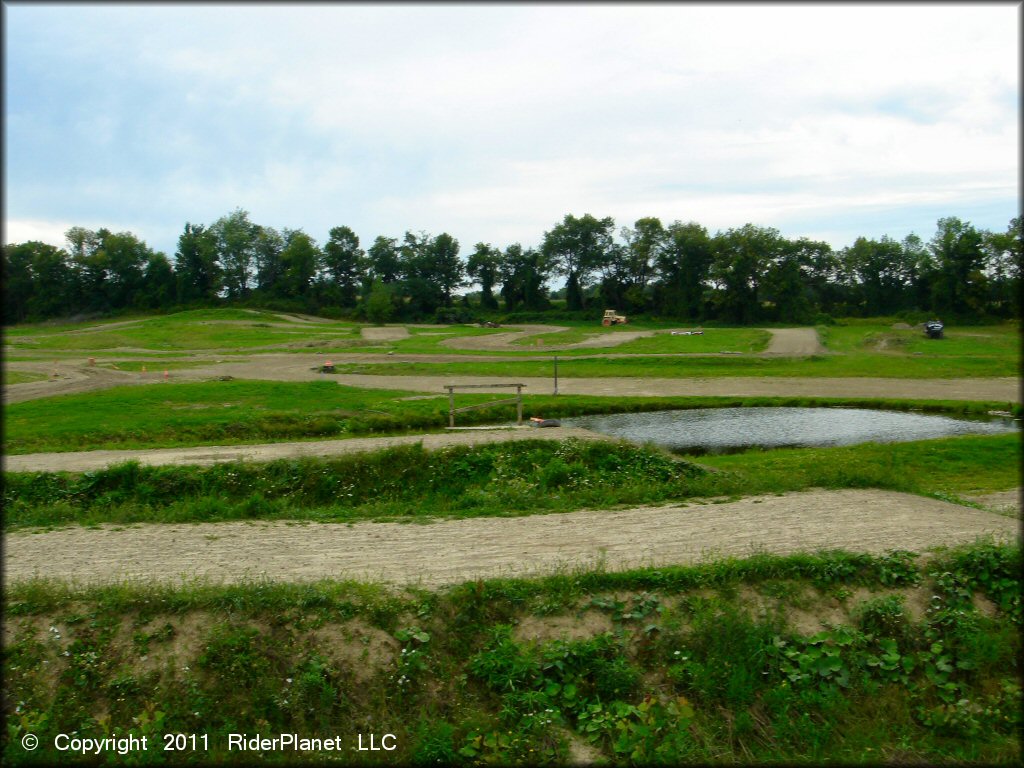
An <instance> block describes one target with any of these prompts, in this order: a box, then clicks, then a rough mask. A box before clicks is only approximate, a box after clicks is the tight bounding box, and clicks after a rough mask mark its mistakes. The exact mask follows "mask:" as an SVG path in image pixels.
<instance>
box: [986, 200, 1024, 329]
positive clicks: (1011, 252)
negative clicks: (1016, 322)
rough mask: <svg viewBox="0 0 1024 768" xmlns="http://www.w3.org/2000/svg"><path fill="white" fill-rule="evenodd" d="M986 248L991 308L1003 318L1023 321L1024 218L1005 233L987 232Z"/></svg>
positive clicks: (1012, 223) (1013, 223)
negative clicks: (1023, 243) (1023, 245)
mask: <svg viewBox="0 0 1024 768" xmlns="http://www.w3.org/2000/svg"><path fill="white" fill-rule="evenodd" d="M984 247H985V251H986V253H987V259H986V260H987V262H988V270H987V274H988V278H989V284H990V286H991V293H990V294H989V305H990V307H991V309H992V311H993V312H994V313H995V314H997V315H1001V316H1003V317H1020V292H1021V280H1020V277H1021V264H1022V262H1024V254H1022V250H1021V217H1020V216H1017V217H1015V218H1013V219H1011V220H1010V224H1009V226H1008V227H1007V229H1006V231H1005V232H986V233H985V234H984Z"/></svg>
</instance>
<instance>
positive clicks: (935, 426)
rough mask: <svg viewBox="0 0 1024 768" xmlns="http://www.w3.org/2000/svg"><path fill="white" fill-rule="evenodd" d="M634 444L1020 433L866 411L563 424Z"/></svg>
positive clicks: (724, 447)
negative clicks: (630, 441) (619, 438)
mask: <svg viewBox="0 0 1024 768" xmlns="http://www.w3.org/2000/svg"><path fill="white" fill-rule="evenodd" d="M562 424H564V425H566V426H574V427H584V428H585V429H591V430H593V431H595V432H601V433H602V434H606V435H613V436H615V437H621V438H624V439H626V440H632V441H634V442H638V443H645V442H651V443H655V444H657V445H660V446H663V447H665V448H668V449H670V450H673V451H680V452H685V453H696V454H701V453H731V452H735V451H741V450H745V449H748V448H753V447H764V448H783V447H795V446H830V445H854V444H856V443H869V442H875V443H896V442H905V441H908V440H925V439H928V438H935V437H951V436H954V435H992V434H1002V433H1005V432H1014V431H1018V430H1019V424H1018V423H1017V422H1014V421H1013V420H1012V419H1009V418H998V417H996V418H991V419H987V420H979V419H971V420H968V419H953V418H950V417H948V416H933V415H925V414H920V413H905V412H900V411H878V410H870V409H866V408H699V409H694V410H687V411H650V412H648V413H618V414H611V415H607V416H577V417H575V418H571V419H562Z"/></svg>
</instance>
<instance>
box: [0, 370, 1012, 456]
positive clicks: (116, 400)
mask: <svg viewBox="0 0 1024 768" xmlns="http://www.w3.org/2000/svg"><path fill="white" fill-rule="evenodd" d="M120 365H121V364H119V366H120ZM141 365H142V363H132V364H130V365H129V367H128V368H126V369H128V370H131V369H135V370H137V369H140V368H141ZM150 368H151V373H153V372H158V371H160V370H162V367H161V366H160V365H154V364H150ZM495 375H496V376H497V375H502V377H503V378H507V377H508V374H507V373H503V372H496V373H495ZM395 383H396V384H398V385H400V384H401V378H396V379H395ZM438 395H439V397H437V398H432V399H415V400H409V399H406V398H409V397H417V398H422V394H417V393H411V392H404V391H401V390H397V389H396V390H378V389H357V388H354V387H347V386H343V385H339V384H337V383H335V382H334V381H331V380H326V381H311V382H273V381H247V380H232V381H210V382H192V383H178V382H162V381H160V382H157V383H156V384H153V385H148V386H128V387H115V388H110V389H106V390H100V391H96V392H91V393H87V394H79V395H63V396H60V397H51V398H45V399H39V400H29V401H25V402H21V403H13V404H9V405H5V406H4V411H3V413H4V427H5V429H4V451H5V452H6V453H8V454H16V453H33V452H43V451H77V450H95V449H101V448H109V449H116V448H163V447H173V446H190V445H211V444H212V445H217V444H238V443H247V442H248V443H251V442H272V441H282V440H300V439H324V438H329V437H351V436H355V435H368V434H386V433H388V434H390V433H401V432H403V431H406V432H407V431H430V430H441V429H443V428H444V427H446V426H447V424H448V400H447V397H446V396H444V394H443V393H442V392H440V391H439V392H438ZM494 399H495V396H494V395H493V394H472V393H460V394H459V395H458V398H457V401H456V405H457V406H459V407H462V406H463V405H468V404H473V403H480V402H488V401H490V400H494ZM523 403H524V406H523V412H524V416H525V417H529V416H534V415H537V416H543V417H545V418H556V417H566V416H580V415H584V414H600V413H613V412H622V411H627V412H628V411H651V410H663V409H669V408H701V407H716V406H721V407H727V406H728V407H736V406H769V405H780V406H781V405H791V406H810V405H844V404H845V405H857V406H860V407H882V408H899V409H908V408H920V409H924V410H931V411H941V412H950V413H977V414H983V413H984V412H985V411H987V410H995V409H1007V408H1008V407H1012V406H1010V404H1007V403H967V402H945V401H914V400H896V401H887V400H884V399H879V400H871V399H867V400H850V399H842V400H841V399H834V398H833V399H829V398H759V397H728V398H714V397H704V398H701V397H696V398H694V397H661V398H657V397H633V398H610V397H597V396H576V395H559V396H557V397H555V396H553V395H524V397H523ZM1018 409H1019V408H1018ZM514 418H515V409H514V407H513V406H498V407H496V408H486V409H481V410H478V411H470V412H468V413H465V414H460V415H459V417H458V424H460V425H465V424H488V423H490V424H493V423H501V422H509V421H511V420H513V419H514Z"/></svg>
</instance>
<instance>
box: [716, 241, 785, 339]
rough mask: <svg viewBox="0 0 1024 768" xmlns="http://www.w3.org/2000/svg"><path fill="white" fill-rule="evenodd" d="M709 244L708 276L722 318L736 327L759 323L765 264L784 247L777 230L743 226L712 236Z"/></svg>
mask: <svg viewBox="0 0 1024 768" xmlns="http://www.w3.org/2000/svg"><path fill="white" fill-rule="evenodd" d="M713 243H714V251H715V260H714V263H713V264H712V268H711V275H712V278H713V279H714V280H715V281H716V282H717V283H718V289H719V290H718V293H717V295H716V299H717V304H718V307H719V310H720V312H721V314H722V316H723V317H724V318H725V319H727V320H730V321H732V322H736V323H751V322H754V321H756V320H760V319H761V318H762V316H763V312H762V309H761V296H760V290H761V284H762V281H763V279H764V275H765V272H766V269H767V266H768V264H770V263H772V262H773V261H774V260H775V259H776V258H777V257H778V256H780V255H781V253H782V250H783V247H784V243H783V239H782V237H781V236H780V235H779V232H778V230H775V229H772V228H770V227H758V226H755V225H753V224H745V225H744V226H742V227H740V228H739V229H730V230H727V231H726V232H724V233H718V234H716V235H715V237H714V239H713Z"/></svg>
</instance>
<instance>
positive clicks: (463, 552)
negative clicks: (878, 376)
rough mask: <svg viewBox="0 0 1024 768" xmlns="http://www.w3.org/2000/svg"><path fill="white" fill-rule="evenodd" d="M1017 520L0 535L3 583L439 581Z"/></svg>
mask: <svg viewBox="0 0 1024 768" xmlns="http://www.w3.org/2000/svg"><path fill="white" fill-rule="evenodd" d="M983 535H993V536H996V537H999V538H1004V539H1013V538H1014V537H1016V536H1017V535H1018V521H1017V520H1015V519H1011V518H1008V517H1004V516H1001V515H997V514H993V513H992V512H987V511H983V510H977V509H973V508H969V507H963V506H959V505H956V504H951V503H948V502H945V501H939V500H935V499H927V498H922V497H918V496H911V495H907V494H900V493H893V492H888V491H878V490H844V491H808V492H803V493H792V494H786V495H783V496H765V497H751V498H747V499H742V500H740V501H733V502H727V503H703V504H696V503H694V504H689V505H685V506H664V507H638V508H633V509H621V510H613V511H581V512H570V513H564V514H548V515H532V516H528V517H516V518H473V519H466V520H444V521H437V522H433V523H429V524H425V525H417V524H402V523H370V522H365V523H363V522H361V523H353V524H323V523H303V524H289V523H286V522H228V523H203V524H193V525H177V524H165V525H150V524H147V525H134V526H130V527H123V526H114V525H105V526H102V527H100V528H78V527H75V528H65V529H59V530H54V531H47V532H31V531H17V532H14V533H8V534H5V536H4V550H5V563H4V570H5V573H4V576H5V578H6V579H7V581H8V583H11V582H17V581H21V580H24V579H28V578H32V577H37V576H42V577H54V578H59V579H67V580H74V581H76V582H79V583H99V582H110V581H120V580H123V579H145V580H158V581H170V582H176V581H179V580H181V579H182V578H186V579H189V578H202V579H209V580H211V581H216V582H237V581H244V580H249V579H256V578H264V577H265V578H269V579H273V580H283V581H304V580H316V579H323V578H336V579H348V578H353V579H368V580H375V581H383V582H387V583H393V584H420V585H422V586H426V587H438V586H442V585H445V584H451V583H457V582H461V581H465V580H469V579H475V578H488V577H498V576H525V575H536V574H542V573H551V572H554V571H558V570H562V569H571V568H575V567H586V566H594V565H597V564H600V565H603V566H604V567H606V568H608V569H609V570H619V569H624V568H629V567H639V566H658V565H665V564H686V563H695V562H700V561H701V560H703V559H712V558H719V557H722V556H739V557H742V556H746V555H750V554H752V553H754V552H758V551H764V552H772V553H778V554H785V553H791V552H795V551H804V550H816V549H819V548H844V549H849V550H854V551H860V552H873V553H881V552H884V551H886V550H889V549H911V550H914V551H923V550H925V549H927V548H930V547H934V546H938V545H951V544H957V543H961V542H969V541H973V540H974V539H975V538H977V537H978V536H983Z"/></svg>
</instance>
